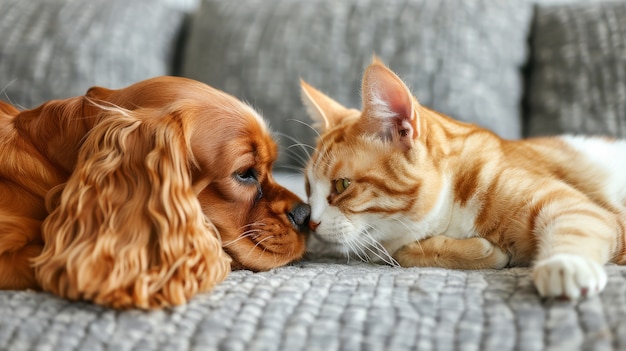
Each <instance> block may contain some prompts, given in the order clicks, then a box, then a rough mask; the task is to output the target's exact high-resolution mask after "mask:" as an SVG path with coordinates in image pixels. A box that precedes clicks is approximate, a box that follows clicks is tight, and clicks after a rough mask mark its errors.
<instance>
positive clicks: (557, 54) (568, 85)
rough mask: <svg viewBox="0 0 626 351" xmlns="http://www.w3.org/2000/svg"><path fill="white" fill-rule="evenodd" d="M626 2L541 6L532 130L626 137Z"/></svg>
mask: <svg viewBox="0 0 626 351" xmlns="http://www.w3.org/2000/svg"><path fill="white" fill-rule="evenodd" d="M625 19H626V3H624V2H621V3H604V4H596V5H588V4H587V5H566V6H539V7H538V8H537V16H536V22H535V26H534V28H533V33H534V35H533V37H534V39H533V40H532V51H533V55H532V63H531V67H532V76H531V82H530V89H529V120H528V123H529V124H528V131H529V133H530V135H546V134H561V133H584V134H601V135H610V136H621V137H626V21H625Z"/></svg>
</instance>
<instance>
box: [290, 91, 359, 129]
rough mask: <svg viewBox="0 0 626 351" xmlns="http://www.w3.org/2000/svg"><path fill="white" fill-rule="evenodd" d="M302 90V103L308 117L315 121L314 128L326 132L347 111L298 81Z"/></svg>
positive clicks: (337, 122) (319, 92)
mask: <svg viewBox="0 0 626 351" xmlns="http://www.w3.org/2000/svg"><path fill="white" fill-rule="evenodd" d="M300 87H301V88H302V102H303V103H304V106H305V107H306V109H307V112H308V114H309V116H310V117H311V118H312V119H313V121H315V125H314V126H315V127H316V128H317V129H320V130H321V131H326V130H328V129H330V128H332V127H334V126H336V125H337V124H339V122H340V120H341V117H342V116H344V115H346V111H347V110H348V109H347V108H345V107H344V106H343V105H341V104H340V103H338V102H337V101H335V100H333V99H331V98H330V97H328V96H326V95H325V94H324V93H322V92H321V91H319V90H317V89H315V88H313V87H312V86H310V85H309V84H308V83H307V82H305V81H304V80H302V79H301V80H300Z"/></svg>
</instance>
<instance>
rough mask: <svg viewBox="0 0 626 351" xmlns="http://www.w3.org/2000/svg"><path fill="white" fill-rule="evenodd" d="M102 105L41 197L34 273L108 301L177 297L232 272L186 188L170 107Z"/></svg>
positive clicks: (71, 291) (181, 142)
mask: <svg viewBox="0 0 626 351" xmlns="http://www.w3.org/2000/svg"><path fill="white" fill-rule="evenodd" d="M107 109H108V111H105V112H103V113H102V115H101V116H100V117H99V121H98V122H97V124H96V125H95V126H94V128H93V129H92V130H91V131H90V133H89V134H88V135H87V137H86V139H85V141H84V144H83V146H82V147H81V150H80V153H79V156H78V162H77V165H76V169H75V171H74V172H73V173H72V175H71V176H70V178H69V180H68V182H67V183H66V185H65V186H64V188H63V189H57V190H56V191H52V192H51V194H50V196H51V199H48V201H47V202H48V203H49V205H50V204H53V206H54V207H55V208H54V209H50V210H51V213H50V215H49V216H48V217H47V218H46V220H45V221H44V223H43V226H42V235H43V238H44V242H45V247H44V250H43V252H42V254H41V255H40V256H39V257H37V258H36V259H35V260H34V265H35V271H36V277H37V280H38V281H39V283H40V284H41V286H42V288H43V289H44V290H47V291H51V292H53V293H55V294H58V295H60V296H63V297H66V298H69V299H83V300H90V301H93V302H95V303H98V304H102V305H107V306H111V307H115V308H132V307H138V308H155V307H165V306H172V305H178V304H182V303H185V302H187V301H188V299H189V298H190V297H191V296H193V295H194V294H195V293H197V292H201V291H206V290H209V289H210V288H211V287H212V286H213V285H214V284H216V283H218V282H220V281H221V280H223V279H224V278H225V277H226V275H227V274H228V272H229V270H230V258H229V257H228V256H227V255H226V254H225V253H224V252H223V250H222V248H221V243H220V240H219V239H218V237H217V235H218V233H217V230H216V228H215V227H214V226H213V225H212V224H211V223H210V222H209V221H208V219H207V218H206V217H205V216H204V214H203V213H202V210H201V207H200V203H199V201H198V199H197V197H196V196H195V194H194V192H193V190H192V184H191V181H192V180H191V169H190V168H191V167H192V166H193V164H194V159H193V155H192V153H191V148H190V146H189V134H190V131H189V130H188V129H189V128H190V126H189V125H188V123H187V121H186V120H184V119H182V118H181V117H180V115H177V114H175V113H164V112H161V111H157V110H152V111H147V110H135V111H126V110H122V109H118V108H107ZM155 113H158V114H164V115H163V116H156V117H155V116H154V114H155ZM61 191H62V192H61ZM55 192H56V195H55V194H54V193H55ZM59 192H61V193H60V194H59ZM53 198H55V199H53Z"/></svg>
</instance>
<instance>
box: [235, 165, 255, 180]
mask: <svg viewBox="0 0 626 351" xmlns="http://www.w3.org/2000/svg"><path fill="white" fill-rule="evenodd" d="M235 179H237V180H238V181H239V182H241V183H246V184H250V183H256V182H257V179H256V172H255V170H254V169H253V168H248V169H246V170H243V171H240V172H237V173H235Z"/></svg>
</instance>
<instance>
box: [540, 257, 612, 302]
mask: <svg viewBox="0 0 626 351" xmlns="http://www.w3.org/2000/svg"><path fill="white" fill-rule="evenodd" d="M533 280H534V282H535V286H536V287H537V290H539V294H540V295H541V296H543V297H565V298H570V299H577V298H579V297H581V296H593V295H596V294H598V293H599V292H600V291H602V289H604V286H605V285H606V281H607V275H606V272H605V270H604V268H603V267H602V265H600V264H599V263H597V262H595V261H593V260H591V259H588V258H586V257H583V256H579V255H573V254H558V255H554V256H552V257H550V258H547V259H545V260H542V261H539V262H537V264H535V267H534V269H533Z"/></svg>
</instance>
